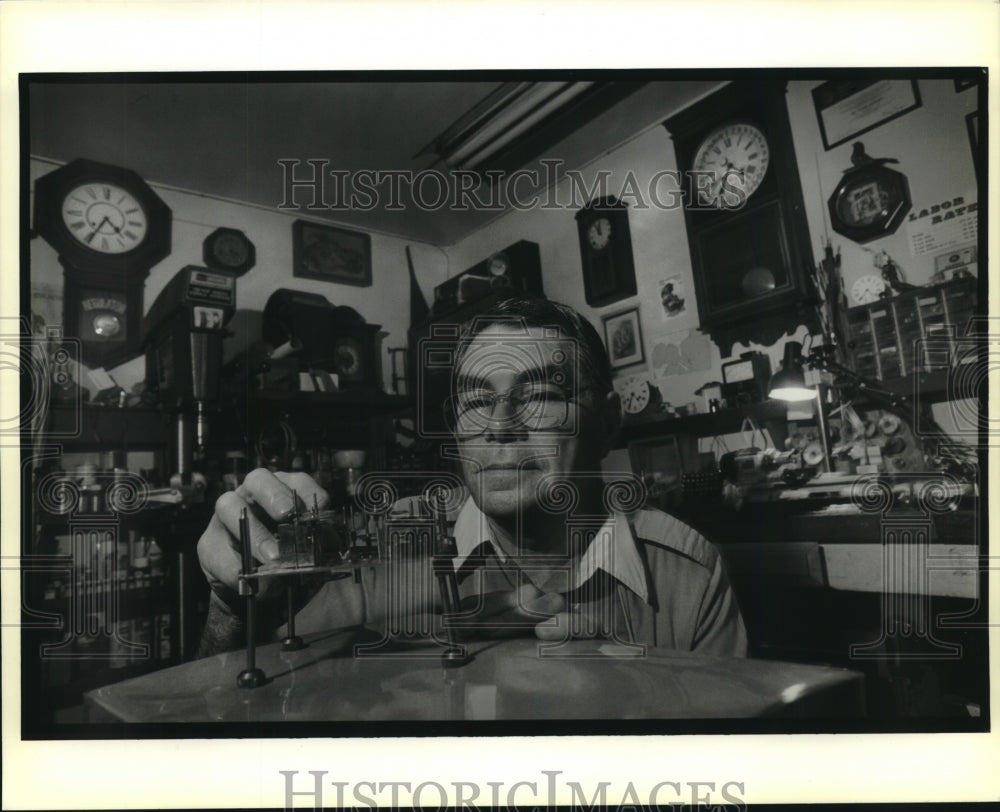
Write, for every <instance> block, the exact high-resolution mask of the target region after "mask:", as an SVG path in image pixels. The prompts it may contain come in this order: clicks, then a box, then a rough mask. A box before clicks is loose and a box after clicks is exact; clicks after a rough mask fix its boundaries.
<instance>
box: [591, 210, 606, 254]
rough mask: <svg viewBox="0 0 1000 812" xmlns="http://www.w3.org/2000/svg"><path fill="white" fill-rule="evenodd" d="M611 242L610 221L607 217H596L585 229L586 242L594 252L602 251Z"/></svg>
mask: <svg viewBox="0 0 1000 812" xmlns="http://www.w3.org/2000/svg"><path fill="white" fill-rule="evenodd" d="M610 240H611V221H610V220H609V219H608V218H607V217H598V218H597V219H596V220H594V222H592V223H591V224H590V228H588V229H587V242H589V243H590V247H591V248H593V249H594V250H595V251H603V250H604V249H605V248H607V246H608V242H609V241H610Z"/></svg>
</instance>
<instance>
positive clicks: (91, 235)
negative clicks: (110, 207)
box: [87, 214, 108, 245]
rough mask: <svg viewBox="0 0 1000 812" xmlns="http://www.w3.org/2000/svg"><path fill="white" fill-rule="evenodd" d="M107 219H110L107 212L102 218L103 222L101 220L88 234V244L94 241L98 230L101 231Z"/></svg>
mask: <svg viewBox="0 0 1000 812" xmlns="http://www.w3.org/2000/svg"><path fill="white" fill-rule="evenodd" d="M107 219H108V215H106V214H105V215H104V217H102V218H101V222H99V223H98V224H97V225H96V226H94V230H93V231H91V232H90V234H88V235H87V244H88V245H90V243H92V242H93V241H94V237H96V236H97V232H98V231H100V230H101V229H102V228H103V227H104V223H105V222H107Z"/></svg>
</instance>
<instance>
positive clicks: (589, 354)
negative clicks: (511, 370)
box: [455, 297, 613, 395]
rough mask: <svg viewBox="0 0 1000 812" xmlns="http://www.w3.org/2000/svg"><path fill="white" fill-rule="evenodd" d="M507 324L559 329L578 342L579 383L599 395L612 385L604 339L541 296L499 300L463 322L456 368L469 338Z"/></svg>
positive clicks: (576, 315) (570, 312)
mask: <svg viewBox="0 0 1000 812" xmlns="http://www.w3.org/2000/svg"><path fill="white" fill-rule="evenodd" d="M498 324H507V325H511V326H513V327H515V328H526V327H551V328H555V329H557V330H559V331H560V332H561V333H562V334H563V335H564V336H566V337H567V338H570V339H573V340H575V341H577V342H578V343H579V347H580V353H579V358H578V362H579V365H580V376H581V382H582V383H583V384H584V385H585V386H587V387H590V388H592V389H594V390H595V391H597V393H598V394H600V395H605V394H607V393H608V392H610V391H611V390H612V388H613V386H612V383H611V361H610V360H609V359H608V352H607V350H606V349H605V348H604V342H603V341H601V337H600V336H599V335H598V333H597V330H595V329H594V326H593V325H592V324H591V323H590V322H589V321H587V319H585V318H584V317H583V316H581V315H580V314H579V313H577V312H576V311H575V310H574V309H573V308H571V307H568V306H567V305H564V304H560V303H559V302H553V301H550V300H549V299H541V298H520V297H512V298H509V299H502V300H501V301H499V302H497V303H496V304H494V305H493V306H492V307H491V308H490V309H489V310H486V311H484V312H483V313H480V314H479V315H477V316H475V317H473V318H472V319H470V320H469V321H467V322H465V323H464V324H463V325H462V329H461V332H460V334H459V344H458V351H457V353H456V358H455V370H456V371H457V370H458V367H459V365H460V364H461V362H462V358H463V357H464V356H465V353H466V352H467V351H468V347H469V344H470V343H471V341H472V339H473V338H475V337H476V336H477V335H478V334H479V333H481V332H482V331H483V330H485V329H486V328H487V327H492V326H495V325H498Z"/></svg>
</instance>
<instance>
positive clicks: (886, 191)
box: [827, 141, 912, 243]
mask: <svg viewBox="0 0 1000 812" xmlns="http://www.w3.org/2000/svg"><path fill="white" fill-rule="evenodd" d="M851 160H852V162H853V163H854V166H853V167H851V168H850V169H847V170H845V171H844V175H843V177H842V178H841V179H840V182H839V183H838V184H837V186H836V188H834V190H833V194H831V195H830V198H829V200H827V207H828V209H829V211H830V224H831V225H832V226H833V230H834V231H836V232H837V233H838V234H842V235H843V236H845V237H847V238H848V239H851V240H854V242H856V243H866V242H871V241H872V240H877V239H878V238H879V237H885V236H887V235H889V234H892V233H894V232H895V231H896V229H898V228H899V227H900V225H902V223H903V220H904V219H905V218H906V215H907V213H908V212H909V211H910V208H911V207H912V203H911V200H910V185H909V183H908V182H907V180H906V175H904V174H903V173H902V172H898V171H896V170H895V169H890V168H889V167H888V166H886V164H887V163H897V161H896V160H895V159H894V158H869V157H868V156H867V155H866V154H865V152H864V146H863V145H862V144H861V142H860V141H859V142H857V143H856V144H855V145H854V155H853V156H852V158H851Z"/></svg>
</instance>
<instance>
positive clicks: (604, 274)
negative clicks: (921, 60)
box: [575, 197, 636, 307]
mask: <svg viewBox="0 0 1000 812" xmlns="http://www.w3.org/2000/svg"><path fill="white" fill-rule="evenodd" d="M575 216H576V226H577V230H578V231H579V233H580V257H581V260H582V262H583V290H584V295H585V297H586V299H587V304H589V305H590V306H591V307H601V306H603V305H608V304H611V303H613V302H617V301H620V300H622V299H626V298H628V297H629V296H635V293H636V284H635V265H634V264H633V260H632V235H631V233H630V231H629V226H628V208H627V207H626V205H625V204H624V203H622V202H621V201H619V200H617V199H615V198H614V197H604V198H600V199H598V200H593V201H591V202H590V203H588V204H587V205H586V206H585V207H584V208H583V209H581V210H580V211H578V212H577V213H576V215H575Z"/></svg>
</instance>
